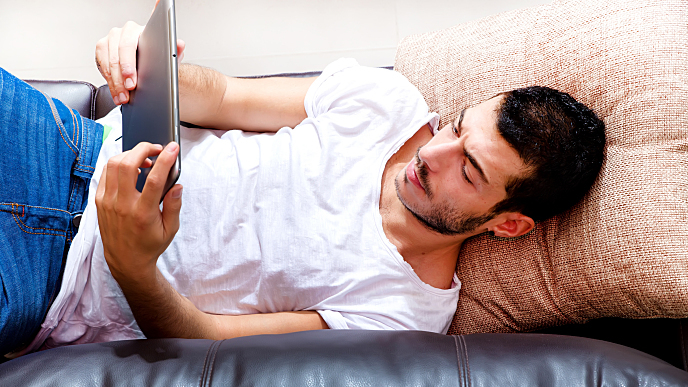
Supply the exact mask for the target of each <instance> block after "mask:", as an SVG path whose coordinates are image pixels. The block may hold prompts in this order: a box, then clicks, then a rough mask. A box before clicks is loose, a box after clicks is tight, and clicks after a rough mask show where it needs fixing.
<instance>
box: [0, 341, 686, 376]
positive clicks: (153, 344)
mask: <svg viewBox="0 0 688 387" xmlns="http://www.w3.org/2000/svg"><path fill="white" fill-rule="evenodd" d="M0 380H1V381H2V382H3V383H2V384H3V385H8V386H19V385H21V386H48V385H69V386H73V385H99V386H100V385H103V386H108V385H136V386H186V385H189V386H199V385H200V386H216V385H217V386H220V385H222V386H227V385H228V386H238V385H259V386H275V385H279V386H381V385H385V386H433V387H441V386H548V387H551V386H560V385H562V386H563V385H566V386H598V385H600V386H601V385H605V386H606V385H614V386H645V385H647V386H650V385H651V386H655V385H679V386H688V373H687V372H685V371H683V370H680V369H678V368H676V367H673V366H671V365H670V364H668V363H666V362H664V361H662V360H659V359H657V358H654V357H652V356H650V355H647V354H645V353H642V352H639V351H636V350H634V349H630V348H627V347H623V346H620V345H617V344H612V343H608V342H604V341H599V340H593V339H586V338H579V337H569V336H558V335H542V334H478V335H466V336H446V335H440V334H434V333H427V332H407V331H406V332H399V331H397V332H390V331H342V330H324V331H310V332H299V333H291V334H285V335H260V336H251V337H242V338H238V339H232V340H224V341H211V340H183V339H165V340H137V341H120V342H111V343H101V344H84V345H77V346H72V347H63V348H56V349H51V350H47V351H43V352H39V353H34V354H30V355H26V356H24V357H21V358H18V359H15V360H11V361H9V362H7V363H4V364H2V365H0Z"/></svg>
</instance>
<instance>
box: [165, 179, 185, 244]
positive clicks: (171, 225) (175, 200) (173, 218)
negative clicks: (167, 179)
mask: <svg viewBox="0 0 688 387" xmlns="http://www.w3.org/2000/svg"><path fill="white" fill-rule="evenodd" d="M183 189H184V187H182V186H181V185H179V184H175V185H174V187H172V188H171V189H170V190H169V192H167V195H165V200H163V202H162V225H163V228H164V229H165V240H171V239H172V237H173V236H174V234H176V233H177V231H179V212H180V211H181V209H182V191H183Z"/></svg>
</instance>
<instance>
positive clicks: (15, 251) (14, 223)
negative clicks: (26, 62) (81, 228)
mask: <svg viewBox="0 0 688 387" xmlns="http://www.w3.org/2000/svg"><path fill="white" fill-rule="evenodd" d="M102 136H103V127H102V126H101V125H99V124H97V123H95V122H93V121H91V120H88V119H86V118H82V117H81V116H80V115H79V113H77V111H76V110H72V109H70V108H68V107H67V106H65V105H64V104H63V103H62V102H60V101H58V100H56V99H52V98H50V97H48V96H47V95H45V94H43V93H41V92H40V91H38V90H36V89H34V88H32V87H31V86H29V85H28V84H27V83H25V82H23V81H21V80H19V79H17V78H16V77H14V76H13V75H11V74H9V73H8V72H7V71H5V70H3V69H2V68H0V280H2V294H0V356H1V355H3V354H5V353H8V352H10V351H13V350H17V349H20V348H21V347H22V346H25V345H27V344H28V343H29V342H30V341H31V339H32V338H33V336H34V335H35V334H36V332H37V331H38V329H39V328H40V324H41V322H42V321H43V319H44V318H45V314H46V312H47V309H48V307H49V305H50V302H51V300H52V299H53V297H54V296H55V294H56V293H57V291H58V290H59V282H60V277H61V271H62V268H63V259H64V257H66V253H67V250H68V249H69V245H70V243H71V240H72V239H73V238H74V235H75V234H76V232H77V228H76V227H75V226H74V225H73V222H72V219H73V217H74V215H76V214H78V213H81V212H83V210H84V208H85V206H86V203H87V199H88V194H87V190H88V182H89V180H90V178H91V176H92V174H93V171H94V167H95V164H96V160H97V159H98V153H99V152H100V147H101V145H102Z"/></svg>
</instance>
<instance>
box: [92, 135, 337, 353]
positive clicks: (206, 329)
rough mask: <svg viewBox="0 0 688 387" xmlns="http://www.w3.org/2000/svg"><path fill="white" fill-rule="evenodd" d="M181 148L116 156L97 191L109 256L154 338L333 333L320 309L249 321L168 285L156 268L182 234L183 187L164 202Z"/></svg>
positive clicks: (146, 147) (140, 148) (140, 149)
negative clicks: (141, 179) (202, 305)
mask: <svg viewBox="0 0 688 387" xmlns="http://www.w3.org/2000/svg"><path fill="white" fill-rule="evenodd" d="M178 152H179V147H178V146H177V144H176V143H170V144H169V145H168V146H167V147H166V148H165V149H164V150H163V149H162V146H160V145H152V144H149V143H141V144H138V145H137V146H136V147H135V148H134V149H132V150H131V151H128V152H125V153H122V154H121V155H118V156H115V157H113V158H112V159H110V160H109V161H108V163H107V165H106V166H105V168H104V169H103V174H102V176H101V180H100V183H99V184H98V189H97V191H96V207H97V212H98V222H99V227H100V234H101V237H102V241H103V248H104V254H105V259H106V261H107V264H108V266H109V268H110V272H111V273H112V276H113V277H114V278H115V280H116V281H117V282H118V283H119V285H120V287H121V288H122V291H123V293H124V296H125V297H126V298H127V301H128V302H129V305H130V307H131V310H132V312H133V313H134V317H135V318H136V321H137V323H138V324H139V327H140V328H141V330H142V331H143V333H144V334H145V335H146V336H147V337H182V338H208V339H226V338H232V337H238V336H245V335H253V334H267V333H287V332H295V331H302V330H313V329H324V328H327V324H325V322H324V320H323V319H322V318H321V317H320V315H319V314H318V313H317V312H314V311H303V312H283V313H266V314H255V315H241V316H221V315H211V314H207V313H204V312H201V311H200V310H199V309H197V308H196V307H195V306H194V305H193V304H192V303H191V302H190V301H189V300H188V299H186V298H184V297H183V296H181V295H180V294H179V293H178V292H177V291H175V290H174V289H173V288H172V286H171V285H170V284H169V282H167V280H165V278H164V277H163V276H162V274H161V273H160V271H159V270H158V269H157V267H156V262H157V259H158V257H159V256H160V255H161V254H162V253H163V252H164V251H165V249H167V247H168V246H169V244H170V243H171V242H172V239H173V238H174V235H175V234H176V232H177V231H178V230H179V211H180V210H181V204H182V202H181V194H182V187H181V186H180V185H175V187H173V188H172V189H170V191H169V192H168V193H167V195H166V196H165V199H164V201H163V209H162V210H160V207H159V206H158V200H159V199H158V198H159V197H160V195H162V190H163V187H164V183H165V180H166V177H167V171H169V169H170V168H171V166H172V164H173V163H174V161H175V159H176V157H177V153H178ZM156 155H157V156H158V158H157V161H156V163H155V166H153V168H152V169H151V172H150V174H149V175H148V178H147V180H146V185H145V186H144V188H143V192H140V193H139V192H138V191H137V190H136V187H135V183H136V176H137V174H138V168H147V167H150V166H151V161H150V159H149V158H150V157H153V156H156Z"/></svg>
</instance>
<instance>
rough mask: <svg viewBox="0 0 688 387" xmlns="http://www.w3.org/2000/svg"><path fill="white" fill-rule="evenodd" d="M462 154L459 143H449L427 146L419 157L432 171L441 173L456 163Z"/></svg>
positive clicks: (422, 149)
mask: <svg viewBox="0 0 688 387" xmlns="http://www.w3.org/2000/svg"><path fill="white" fill-rule="evenodd" d="M461 154H462V151H461V145H460V144H459V142H458V141H447V142H441V143H436V144H427V145H425V146H424V147H422V148H421V149H420V152H418V157H420V159H421V160H423V162H424V163H425V164H427V167H428V169H429V170H430V171H432V172H440V171H441V170H442V169H443V168H447V167H448V166H450V165H452V164H453V163H455V162H456V161H457V159H458V157H460V156H461Z"/></svg>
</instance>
